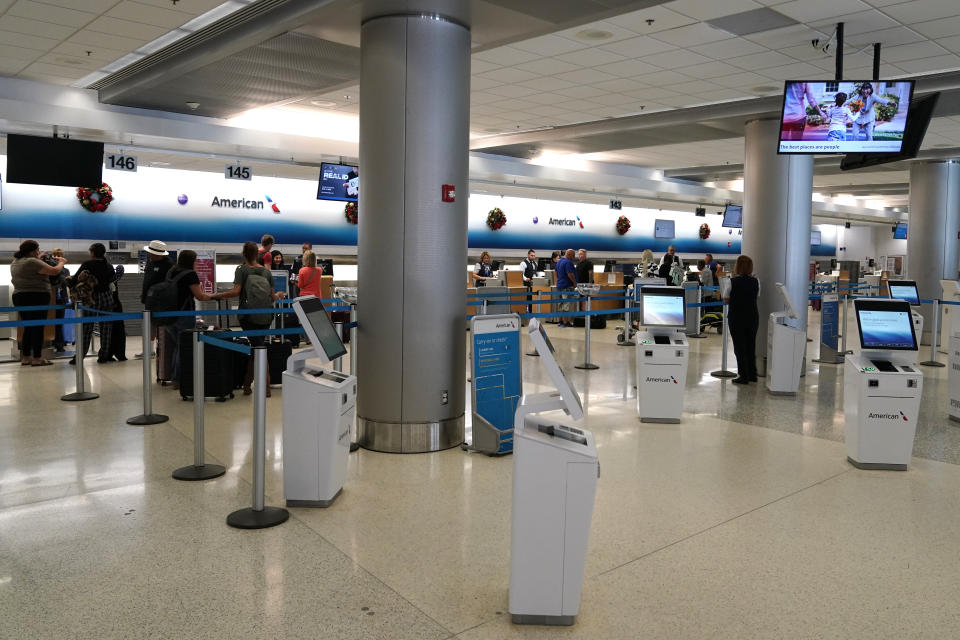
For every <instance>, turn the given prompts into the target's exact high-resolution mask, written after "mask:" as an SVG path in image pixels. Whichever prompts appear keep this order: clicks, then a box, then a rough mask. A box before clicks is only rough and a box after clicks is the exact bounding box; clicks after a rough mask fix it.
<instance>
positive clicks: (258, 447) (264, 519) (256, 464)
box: [227, 347, 290, 529]
mask: <svg viewBox="0 0 960 640" xmlns="http://www.w3.org/2000/svg"><path fill="white" fill-rule="evenodd" d="M253 369H254V377H253V507H252V508H246V509H238V510H237V511H234V512H233V513H231V514H230V515H229V516H227V524H228V525H230V526H231V527H236V528H238V529H265V528H267V527H273V526H276V525H278V524H282V523H284V522H286V521H287V519H288V518H289V517H290V512H289V511H287V510H286V509H283V508H281V507H265V506H264V504H263V502H264V492H265V481H264V465H265V463H266V460H265V459H266V456H267V451H266V449H267V348H266V347H254V349H253Z"/></svg>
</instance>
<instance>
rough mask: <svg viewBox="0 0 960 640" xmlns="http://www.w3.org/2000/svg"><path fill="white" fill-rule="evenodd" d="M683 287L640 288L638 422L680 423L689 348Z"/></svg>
mask: <svg viewBox="0 0 960 640" xmlns="http://www.w3.org/2000/svg"><path fill="white" fill-rule="evenodd" d="M684 296H685V291H684V289H683V288H682V287H642V288H641V289H640V327H641V329H640V331H639V332H638V333H637V337H636V341H637V412H638V413H639V414H640V421H641V422H680V415H681V414H682V413H683V392H684V389H685V388H686V380H687V361H688V360H689V355H690V345H689V344H688V343H687V337H686V336H685V335H684V328H685V326H686V310H687V307H686V304H685V299H684Z"/></svg>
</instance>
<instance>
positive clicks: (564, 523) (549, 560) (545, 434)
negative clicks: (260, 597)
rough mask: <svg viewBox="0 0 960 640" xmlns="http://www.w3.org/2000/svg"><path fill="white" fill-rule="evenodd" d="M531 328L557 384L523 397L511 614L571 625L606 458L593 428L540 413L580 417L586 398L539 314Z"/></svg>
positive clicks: (517, 419)
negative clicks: (555, 354)
mask: <svg viewBox="0 0 960 640" xmlns="http://www.w3.org/2000/svg"><path fill="white" fill-rule="evenodd" d="M527 330H528V332H529V335H530V339H531V341H532V342H533V344H534V346H536V349H537V353H539V355H540V362H541V363H542V364H543V365H544V366H545V367H546V369H547V371H548V373H549V374H550V377H551V378H552V379H553V382H554V384H555V385H556V387H557V391H555V392H547V393H537V394H533V395H527V396H525V397H524V399H523V402H522V403H521V405H520V406H519V407H517V412H516V414H515V416H514V436H513V438H514V441H513V508H512V510H511V519H512V523H511V530H510V615H511V620H512V621H513V623H514V624H539V625H572V624H573V623H574V620H575V617H576V615H577V613H578V612H579V610H580V593H581V590H582V588H583V573H584V565H585V563H586V557H587V540H588V537H589V534H590V520H591V518H592V517H593V501H594V496H595V494H596V491H597V478H599V476H600V463H599V462H598V460H597V448H596V446H595V444H594V441H593V434H592V433H590V432H589V431H587V430H586V429H579V428H576V427H572V426H568V425H565V424H563V423H562V422H560V421H558V420H556V419H555V418H546V417H542V416H540V415H537V414H539V413H541V412H544V411H553V410H556V409H562V410H563V411H564V412H566V413H567V415H569V416H570V417H571V418H573V419H574V420H577V421H579V420H580V419H582V418H583V405H582V404H581V403H580V396H579V395H577V391H576V389H574V388H573V385H572V384H571V383H570V381H569V380H567V378H566V376H565V375H564V373H563V371H562V370H561V369H560V366H559V365H558V364H557V361H556V360H555V359H554V357H553V345H552V344H551V343H550V339H549V338H548V337H547V334H546V333H544V331H543V329H542V327H541V326H540V323H539V322H538V321H537V320H536V318H533V319H531V320H530V325H529V326H528V327H527Z"/></svg>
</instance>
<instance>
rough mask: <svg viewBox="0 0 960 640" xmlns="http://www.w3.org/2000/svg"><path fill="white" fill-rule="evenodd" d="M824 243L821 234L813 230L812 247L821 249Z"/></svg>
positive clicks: (811, 232)
mask: <svg viewBox="0 0 960 640" xmlns="http://www.w3.org/2000/svg"><path fill="white" fill-rule="evenodd" d="M822 241H823V238H822V236H821V234H820V232H819V231H817V230H816V229H812V230H811V231H810V246H811V247H819V246H820V244H821V242H822Z"/></svg>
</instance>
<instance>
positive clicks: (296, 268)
mask: <svg viewBox="0 0 960 640" xmlns="http://www.w3.org/2000/svg"><path fill="white" fill-rule="evenodd" d="M307 251H313V245H312V244H310V243H309V242H304V243H303V246H302V247H300V255H299V256H297V257H296V258H294V259H293V275H294V277H296V275H297V274H298V273H300V269H303V265H304V262H303V256H304V254H306V253H307ZM314 256H316V254H314Z"/></svg>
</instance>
